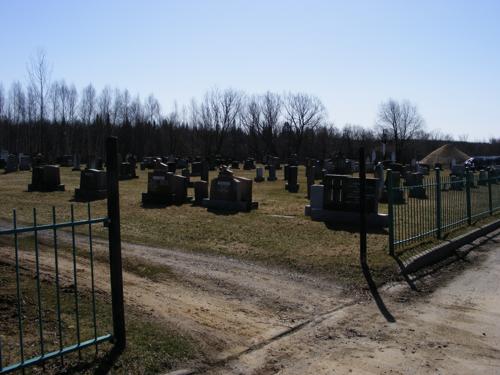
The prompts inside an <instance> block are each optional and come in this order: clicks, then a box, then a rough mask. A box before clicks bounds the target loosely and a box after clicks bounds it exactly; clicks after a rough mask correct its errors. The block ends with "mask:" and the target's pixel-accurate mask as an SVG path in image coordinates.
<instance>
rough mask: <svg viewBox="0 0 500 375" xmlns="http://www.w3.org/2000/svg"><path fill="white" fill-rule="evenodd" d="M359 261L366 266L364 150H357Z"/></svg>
mask: <svg viewBox="0 0 500 375" xmlns="http://www.w3.org/2000/svg"><path fill="white" fill-rule="evenodd" d="M359 260H360V262H361V265H362V266H363V265H366V168H365V149H364V148H363V147H361V148H360V149H359Z"/></svg>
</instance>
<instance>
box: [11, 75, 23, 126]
mask: <svg viewBox="0 0 500 375" xmlns="http://www.w3.org/2000/svg"><path fill="white" fill-rule="evenodd" d="M8 111H9V118H10V119H11V120H12V121H13V122H14V123H15V124H19V123H20V122H23V121H24V120H25V119H26V95H25V94H24V90H23V87H22V85H21V83H20V82H19V81H16V82H13V83H12V85H11V86H10V89H9V109H8Z"/></svg>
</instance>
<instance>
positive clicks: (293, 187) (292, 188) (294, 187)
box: [285, 184, 300, 193]
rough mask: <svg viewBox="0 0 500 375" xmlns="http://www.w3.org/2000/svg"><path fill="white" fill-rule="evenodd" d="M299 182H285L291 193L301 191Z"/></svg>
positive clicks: (286, 188)
mask: <svg viewBox="0 0 500 375" xmlns="http://www.w3.org/2000/svg"><path fill="white" fill-rule="evenodd" d="M299 187H300V185H299V184H294V185H293V184H285V190H287V191H288V192H289V193H297V192H298V191H299Z"/></svg>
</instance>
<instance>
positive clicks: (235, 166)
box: [231, 160, 240, 169]
mask: <svg viewBox="0 0 500 375" xmlns="http://www.w3.org/2000/svg"><path fill="white" fill-rule="evenodd" d="M231 169H240V162H239V161H237V160H233V161H232V162H231Z"/></svg>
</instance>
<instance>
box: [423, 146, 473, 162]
mask: <svg viewBox="0 0 500 375" xmlns="http://www.w3.org/2000/svg"><path fill="white" fill-rule="evenodd" d="M469 158H470V156H469V155H467V154H466V153H464V152H462V151H460V150H459V149H458V148H456V147H455V146H453V145H450V144H446V145H444V146H441V147H439V148H437V149H435V150H434V151H432V152H431V153H430V154H429V155H427V156H426V157H425V158H423V159H422V160H420V164H426V165H434V164H436V163H440V164H443V165H446V164H450V163H451V160H452V159H455V161H456V162H457V164H463V163H464V162H465V161H466V160H467V159H469Z"/></svg>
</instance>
